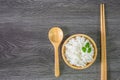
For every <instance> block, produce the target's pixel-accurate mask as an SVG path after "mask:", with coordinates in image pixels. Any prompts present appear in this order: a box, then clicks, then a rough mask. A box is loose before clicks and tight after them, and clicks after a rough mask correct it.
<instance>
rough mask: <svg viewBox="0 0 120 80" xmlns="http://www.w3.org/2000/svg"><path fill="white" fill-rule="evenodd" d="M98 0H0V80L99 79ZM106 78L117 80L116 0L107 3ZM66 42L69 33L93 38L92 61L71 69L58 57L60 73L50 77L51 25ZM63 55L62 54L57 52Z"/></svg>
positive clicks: (119, 8) (119, 23) (119, 22)
mask: <svg viewBox="0 0 120 80" xmlns="http://www.w3.org/2000/svg"><path fill="white" fill-rule="evenodd" d="M100 3H101V1H100V0H0V80H88V79H89V80H100V23H99V15H100V14H99V4H100ZM105 3H106V27H107V29H106V30H107V31H106V35H107V58H108V60H107V61H108V80H120V76H119V74H120V67H119V66H120V46H119V45H120V37H118V36H119V33H120V15H119V14H120V5H119V4H120V0H116V1H113V0H107V1H106V2H105ZM55 25H57V26H60V27H61V28H62V29H63V31H64V35H65V37H64V40H65V39H66V38H67V37H68V36H69V35H71V34H74V33H84V34H87V35H89V36H91V37H92V38H93V39H94V40H95V42H96V44H97V47H98V56H97V60H96V61H95V63H94V64H93V65H92V66H91V67H90V68H88V69H85V70H81V71H78V70H73V69H71V68H69V67H68V66H67V65H66V64H65V63H64V61H63V59H62V58H61V57H60V68H61V76H60V77H59V78H55V76H54V54H53V53H54V50H53V46H52V45H51V43H50V42H49V40H48V36H47V35H48V31H49V29H50V28H51V27H52V26H55ZM60 56H61V54H60Z"/></svg>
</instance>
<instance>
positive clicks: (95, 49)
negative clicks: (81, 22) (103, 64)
mask: <svg viewBox="0 0 120 80" xmlns="http://www.w3.org/2000/svg"><path fill="white" fill-rule="evenodd" d="M76 36H83V37H85V38H86V39H88V40H89V41H90V42H91V43H92V45H93V47H94V56H93V61H92V62H90V63H88V64H87V65H86V66H85V67H80V66H75V65H72V64H70V63H69V62H68V61H67V59H66V57H65V55H64V54H65V52H64V51H65V44H66V43H67V42H68V41H69V40H70V39H71V38H74V37H76ZM62 58H63V60H64V61H65V63H66V64H67V65H68V66H69V67H71V68H73V69H77V70H81V69H86V68H88V67H90V66H91V65H92V64H93V63H94V62H95V60H96V58H97V46H96V43H95V41H94V40H93V39H92V38H91V37H90V36H88V35H86V34H73V35H71V36H69V37H68V38H67V39H66V40H65V41H64V43H63V45H62Z"/></svg>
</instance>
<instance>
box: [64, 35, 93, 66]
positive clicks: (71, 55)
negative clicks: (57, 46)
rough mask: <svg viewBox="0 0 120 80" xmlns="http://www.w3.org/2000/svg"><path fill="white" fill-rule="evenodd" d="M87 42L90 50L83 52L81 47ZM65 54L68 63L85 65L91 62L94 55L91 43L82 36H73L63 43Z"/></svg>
mask: <svg viewBox="0 0 120 80" xmlns="http://www.w3.org/2000/svg"><path fill="white" fill-rule="evenodd" d="M86 43H89V45H90V48H91V52H89V53H88V52H87V50H88V49H87V48H86V52H84V51H83V50H82V47H84V46H85V45H86ZM65 48H66V50H65V56H66V58H67V60H68V61H69V63H70V64H72V65H75V66H81V67H85V66H86V64H87V63H89V62H92V60H93V56H94V48H93V45H92V43H91V42H90V41H89V40H88V39H86V38H84V37H75V38H72V39H70V40H69V41H68V42H67V44H66V45H65Z"/></svg>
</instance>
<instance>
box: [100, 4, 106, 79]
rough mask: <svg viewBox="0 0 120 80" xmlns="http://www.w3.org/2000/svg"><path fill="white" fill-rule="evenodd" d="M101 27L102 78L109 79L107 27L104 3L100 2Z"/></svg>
mask: <svg viewBox="0 0 120 80" xmlns="http://www.w3.org/2000/svg"><path fill="white" fill-rule="evenodd" d="M100 28H101V80H107V55H106V29H105V7H104V4H100Z"/></svg>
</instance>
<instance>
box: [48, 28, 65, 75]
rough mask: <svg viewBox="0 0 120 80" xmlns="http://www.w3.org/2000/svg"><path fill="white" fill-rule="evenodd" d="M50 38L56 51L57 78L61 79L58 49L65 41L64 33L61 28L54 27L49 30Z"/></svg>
mask: <svg viewBox="0 0 120 80" xmlns="http://www.w3.org/2000/svg"><path fill="white" fill-rule="evenodd" d="M48 37H49V40H50V42H51V43H52V44H53V46H54V50H55V76H56V77H59V75H60V70H59V54H58V48H59V45H60V43H61V41H62V39H63V31H62V30H61V29H60V28H59V27H53V28H51V29H50V30H49V33H48Z"/></svg>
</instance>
